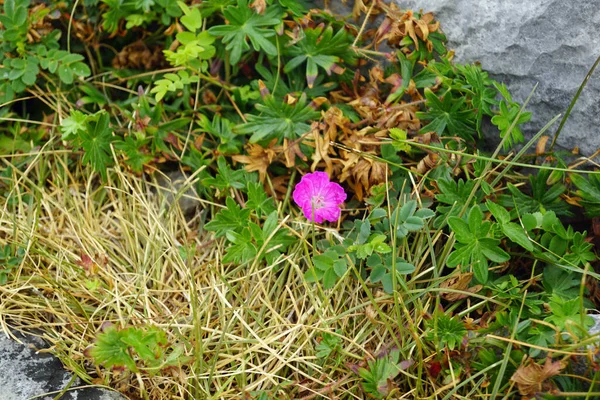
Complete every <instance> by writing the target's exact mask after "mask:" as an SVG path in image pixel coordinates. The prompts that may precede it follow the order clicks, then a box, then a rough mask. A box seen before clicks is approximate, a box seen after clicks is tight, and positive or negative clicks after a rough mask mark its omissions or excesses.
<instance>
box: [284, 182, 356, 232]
mask: <svg viewBox="0 0 600 400" xmlns="http://www.w3.org/2000/svg"><path fill="white" fill-rule="evenodd" d="M292 197H293V199H294V202H295V203H296V204H297V205H298V206H299V207H300V208H302V212H303V213H304V216H305V217H306V218H307V219H308V220H310V221H313V213H314V221H313V222H316V223H321V222H323V221H324V220H326V221H330V222H335V221H337V220H338V219H339V218H340V215H341V210H340V207H339V205H340V204H341V203H343V202H344V201H345V200H346V193H345V192H344V189H343V188H342V187H341V186H340V185H339V184H337V183H335V182H330V181H329V175H327V173H326V172H321V171H317V172H313V173H310V174H306V175H304V176H303V177H302V179H301V180H300V183H298V184H297V185H296V187H295V188H294V192H293V194H292ZM317 199H318V201H316V200H317ZM315 202H316V204H317V207H315Z"/></svg>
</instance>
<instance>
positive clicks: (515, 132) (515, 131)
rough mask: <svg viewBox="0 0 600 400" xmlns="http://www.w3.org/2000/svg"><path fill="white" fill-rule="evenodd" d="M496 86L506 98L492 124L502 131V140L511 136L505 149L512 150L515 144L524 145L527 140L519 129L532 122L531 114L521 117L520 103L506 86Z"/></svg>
mask: <svg viewBox="0 0 600 400" xmlns="http://www.w3.org/2000/svg"><path fill="white" fill-rule="evenodd" d="M494 86H495V87H496V89H497V90H498V91H499V92H500V94H502V97H504V99H503V100H502V101H501V102H500V111H499V113H498V115H495V116H494V117H493V118H492V124H494V125H496V126H497V127H498V129H499V130H500V137H501V138H504V137H505V136H506V135H509V136H508V137H507V138H506V139H505V140H504V149H510V148H512V147H513V145H514V144H515V143H522V142H523V141H524V140H525V138H524V137H523V132H521V128H519V125H522V124H524V123H526V122H529V121H530V120H531V113H530V112H522V113H521V114H520V115H519V111H520V109H521V106H520V105H519V103H516V102H514V101H513V99H512V96H511V95H510V93H509V91H508V89H507V88H506V85H505V84H498V83H497V82H494ZM517 115H518V118H517ZM515 120H516V121H517V122H516V124H515V126H514V127H513V128H512V130H510V128H511V126H512V124H513V123H514V121H515ZM509 130H510V132H509Z"/></svg>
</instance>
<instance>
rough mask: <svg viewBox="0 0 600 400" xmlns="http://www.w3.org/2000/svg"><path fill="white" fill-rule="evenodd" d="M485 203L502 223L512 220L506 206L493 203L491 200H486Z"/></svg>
mask: <svg viewBox="0 0 600 400" xmlns="http://www.w3.org/2000/svg"><path fill="white" fill-rule="evenodd" d="M485 205H486V206H487V208H488V210H490V212H491V213H492V215H493V216H494V218H496V221H498V222H500V223H501V224H505V223H507V222H510V213H509V212H508V211H506V209H505V208H504V207H502V206H501V205H498V204H496V203H492V202H491V201H489V200H487V201H486V202H485Z"/></svg>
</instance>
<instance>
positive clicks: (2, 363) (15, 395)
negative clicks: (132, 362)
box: [0, 332, 125, 400]
mask: <svg viewBox="0 0 600 400" xmlns="http://www.w3.org/2000/svg"><path fill="white" fill-rule="evenodd" d="M19 340H21V341H22V342H23V343H24V344H20V343H18V342H16V341H14V340H12V339H9V338H7V337H6V335H5V334H4V333H3V332H0V399H1V400H26V399H31V398H36V399H39V400H51V399H54V398H55V397H56V396H57V395H58V393H60V391H61V390H63V389H64V388H65V387H66V386H67V385H68V384H69V382H70V381H71V378H72V374H71V373H69V372H67V371H65V370H64V369H63V367H62V364H61V363H60V361H59V360H58V359H57V358H54V357H53V356H52V355H50V354H48V353H40V352H38V351H37V350H38V349H43V348H46V347H48V346H46V344H45V343H44V342H43V341H42V340H39V339H37V338H36V337H33V336H26V337H23V336H19ZM78 386H81V382H80V381H79V380H75V381H74V382H73V384H72V385H71V386H70V387H71V388H76V387H78ZM61 399H63V400H124V399H125V398H124V397H122V396H121V395H119V394H118V393H115V392H111V391H108V390H105V389H99V388H85V389H78V390H69V391H67V392H66V393H65V394H64V396H62V397H61Z"/></svg>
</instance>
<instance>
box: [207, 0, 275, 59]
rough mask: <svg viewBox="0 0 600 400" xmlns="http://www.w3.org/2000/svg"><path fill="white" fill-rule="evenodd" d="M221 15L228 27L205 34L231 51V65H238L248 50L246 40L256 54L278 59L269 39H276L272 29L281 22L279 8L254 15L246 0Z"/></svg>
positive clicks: (228, 8)
mask: <svg viewBox="0 0 600 400" xmlns="http://www.w3.org/2000/svg"><path fill="white" fill-rule="evenodd" d="M223 15H224V16H225V19H226V20H227V21H228V22H229V24H228V25H217V26H213V27H212V28H210V29H209V30H208V31H209V32H210V34H211V35H214V36H222V37H223V43H225V44H226V47H225V48H226V49H227V50H229V51H230V59H229V61H230V62H231V64H236V63H237V62H238V61H240V59H241V58H242V52H245V51H248V50H250V45H249V44H248V40H250V43H251V44H252V47H253V48H254V50H255V51H260V50H263V51H264V52H265V53H267V54H268V55H270V56H276V55H277V48H276V47H275V45H274V44H273V43H271V41H270V40H269V38H271V37H273V36H275V29H274V28H273V27H274V26H275V25H278V24H280V23H281V20H282V16H283V13H282V11H281V9H280V8H279V7H274V6H271V7H267V9H266V11H265V12H264V14H257V13H256V12H255V11H254V9H253V8H251V7H249V6H248V1H247V0H238V2H237V6H229V7H227V8H226V9H225V10H224V11H223Z"/></svg>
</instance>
